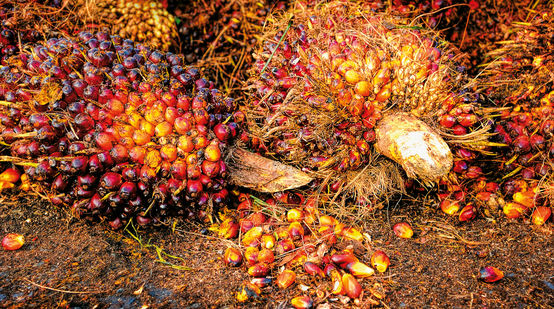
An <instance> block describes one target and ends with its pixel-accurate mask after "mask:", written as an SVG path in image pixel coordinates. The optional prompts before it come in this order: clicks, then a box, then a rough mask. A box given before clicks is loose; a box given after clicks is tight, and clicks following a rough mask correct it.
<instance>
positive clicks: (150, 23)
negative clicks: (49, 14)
mask: <svg viewBox="0 0 554 309" xmlns="http://www.w3.org/2000/svg"><path fill="white" fill-rule="evenodd" d="M72 5H73V6H74V7H76V8H78V14H79V15H80V16H82V17H83V18H84V19H85V20H87V21H89V22H91V23H96V24H98V25H99V26H101V27H103V26H109V28H110V31H111V32H112V34H117V35H119V36H121V37H122V38H124V39H131V40H133V41H135V42H140V43H143V44H147V45H149V46H150V47H152V48H155V49H160V50H163V51H167V50H169V48H170V47H172V46H174V45H175V44H176V38H177V26H176V24H175V18H174V17H173V15H171V14H170V13H169V12H168V11H167V10H166V9H165V8H164V7H163V6H162V3H161V2H160V1H156V0H147V1H143V0H133V1H127V0H74V3H72Z"/></svg>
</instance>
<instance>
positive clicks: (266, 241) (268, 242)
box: [260, 234, 275, 249]
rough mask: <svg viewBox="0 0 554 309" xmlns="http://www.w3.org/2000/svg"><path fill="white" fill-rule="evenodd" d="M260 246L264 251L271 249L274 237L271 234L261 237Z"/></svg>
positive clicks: (273, 245)
mask: <svg viewBox="0 0 554 309" xmlns="http://www.w3.org/2000/svg"><path fill="white" fill-rule="evenodd" d="M260 245H261V247H262V248H264V249H273V247H275V237H274V236H273V235H271V234H264V235H262V238H261V239H260Z"/></svg>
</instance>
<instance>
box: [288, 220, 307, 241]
mask: <svg viewBox="0 0 554 309" xmlns="http://www.w3.org/2000/svg"><path fill="white" fill-rule="evenodd" d="M288 230H289V235H290V237H292V238H293V239H299V238H302V237H304V227H303V226H302V223H300V222H291V223H290V225H289V228H288Z"/></svg>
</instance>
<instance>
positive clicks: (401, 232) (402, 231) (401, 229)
mask: <svg viewBox="0 0 554 309" xmlns="http://www.w3.org/2000/svg"><path fill="white" fill-rule="evenodd" d="M392 230H393V231H394V234H396V236H398V237H400V238H412V236H413V235H414V230H412V227H411V226H410V224H408V223H407V222H400V223H396V224H395V225H394V226H393V227H392Z"/></svg>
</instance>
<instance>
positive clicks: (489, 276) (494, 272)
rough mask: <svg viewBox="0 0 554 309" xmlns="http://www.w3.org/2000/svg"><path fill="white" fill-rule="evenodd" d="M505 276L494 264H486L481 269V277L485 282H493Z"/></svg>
mask: <svg viewBox="0 0 554 309" xmlns="http://www.w3.org/2000/svg"><path fill="white" fill-rule="evenodd" d="M502 278H504V273H503V272H502V271H501V270H500V269H498V268H496V267H493V266H486V267H483V268H481V270H480V271H479V279H481V280H483V281H484V282H488V283H492V282H496V281H498V280H500V279H502Z"/></svg>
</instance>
